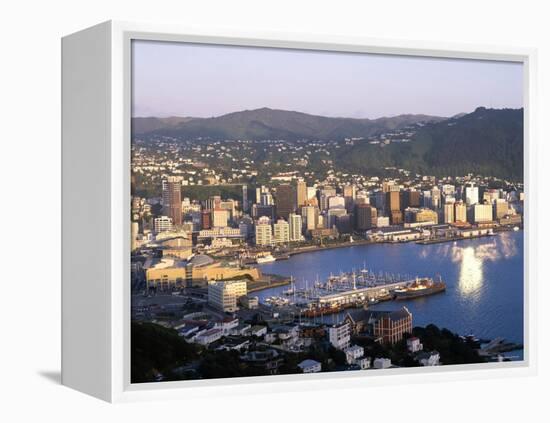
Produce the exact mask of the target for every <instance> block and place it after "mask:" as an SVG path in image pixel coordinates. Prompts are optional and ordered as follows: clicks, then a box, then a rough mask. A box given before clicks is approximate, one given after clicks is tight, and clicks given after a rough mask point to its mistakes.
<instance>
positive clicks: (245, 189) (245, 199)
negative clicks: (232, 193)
mask: <svg viewBox="0 0 550 423" xmlns="http://www.w3.org/2000/svg"><path fill="white" fill-rule="evenodd" d="M243 211H244V212H245V213H246V212H248V187H247V186H246V185H243Z"/></svg>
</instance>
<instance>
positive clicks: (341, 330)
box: [328, 323, 351, 350]
mask: <svg viewBox="0 0 550 423" xmlns="http://www.w3.org/2000/svg"><path fill="white" fill-rule="evenodd" d="M328 340H329V342H330V343H331V344H332V346H333V347H334V348H336V349H339V350H343V349H345V348H348V347H349V343H350V340H351V334H350V326H349V323H342V324H339V325H334V326H331V327H330V328H328Z"/></svg>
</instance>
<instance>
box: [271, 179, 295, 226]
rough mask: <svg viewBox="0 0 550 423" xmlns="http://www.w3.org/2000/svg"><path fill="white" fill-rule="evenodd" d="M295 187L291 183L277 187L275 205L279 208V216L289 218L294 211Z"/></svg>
mask: <svg viewBox="0 0 550 423" xmlns="http://www.w3.org/2000/svg"><path fill="white" fill-rule="evenodd" d="M294 198H295V194H294V189H293V188H292V186H291V185H288V184H282V185H279V186H278V187H277V192H276V200H275V206H276V209H277V216H279V217H282V218H283V219H285V220H288V216H289V215H290V213H294V209H295V205H294Z"/></svg>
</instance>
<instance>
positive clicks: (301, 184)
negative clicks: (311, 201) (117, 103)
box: [296, 180, 307, 207]
mask: <svg viewBox="0 0 550 423" xmlns="http://www.w3.org/2000/svg"><path fill="white" fill-rule="evenodd" d="M306 200H307V185H306V181H303V180H300V181H298V182H297V183H296V205H297V206H298V207H301V206H303V205H305V204H306Z"/></svg>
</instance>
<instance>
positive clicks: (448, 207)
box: [443, 203, 455, 223]
mask: <svg viewBox="0 0 550 423" xmlns="http://www.w3.org/2000/svg"><path fill="white" fill-rule="evenodd" d="M443 214H444V220H445V223H454V221H455V205H454V204H453V203H445V206H443Z"/></svg>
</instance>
